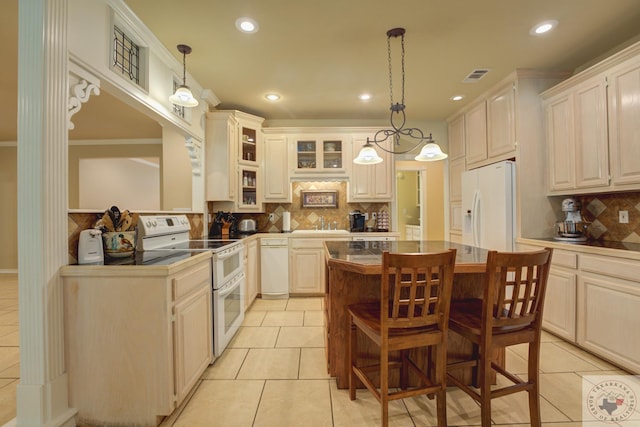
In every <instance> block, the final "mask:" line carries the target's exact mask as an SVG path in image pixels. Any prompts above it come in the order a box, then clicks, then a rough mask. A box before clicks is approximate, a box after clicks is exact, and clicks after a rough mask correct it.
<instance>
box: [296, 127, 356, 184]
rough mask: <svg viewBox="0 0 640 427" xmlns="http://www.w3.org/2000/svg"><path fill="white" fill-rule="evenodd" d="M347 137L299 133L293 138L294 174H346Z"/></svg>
mask: <svg viewBox="0 0 640 427" xmlns="http://www.w3.org/2000/svg"><path fill="white" fill-rule="evenodd" d="M345 147H346V139H345V136H344V135H340V134H334V135H331V134H321V135H313V134H309V135H298V136H296V137H294V138H293V153H294V159H295V160H294V167H293V174H294V175H301V176H320V177H324V176H326V175H327V174H330V175H346V173H347V170H346V159H345Z"/></svg>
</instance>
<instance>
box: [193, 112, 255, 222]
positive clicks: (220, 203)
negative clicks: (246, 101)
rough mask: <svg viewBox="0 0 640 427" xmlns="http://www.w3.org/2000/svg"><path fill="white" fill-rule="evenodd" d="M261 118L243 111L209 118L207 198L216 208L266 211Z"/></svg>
mask: <svg viewBox="0 0 640 427" xmlns="http://www.w3.org/2000/svg"><path fill="white" fill-rule="evenodd" d="M263 121H264V119H262V118H261V117H257V116H253V115H251V114H247V113H243V112H241V111H233V110H232V111H215V112H211V113H207V115H206V125H205V134H206V138H205V139H206V145H205V159H206V181H205V182H206V197H207V200H209V201H213V202H214V209H216V210H225V211H231V212H262V210H263V206H262V204H263V198H262V187H263V183H262V170H261V167H260V166H261V164H262V154H263V153H262V122H263Z"/></svg>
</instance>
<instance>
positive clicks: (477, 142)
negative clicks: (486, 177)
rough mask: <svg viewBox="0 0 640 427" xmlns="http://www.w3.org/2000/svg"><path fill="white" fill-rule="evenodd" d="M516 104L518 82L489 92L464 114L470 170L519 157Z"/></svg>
mask: <svg viewBox="0 0 640 427" xmlns="http://www.w3.org/2000/svg"><path fill="white" fill-rule="evenodd" d="M515 103H516V99H515V83H514V82H513V81H512V80H511V81H508V82H507V83H506V84H502V85H500V86H498V87H497V88H495V89H494V90H493V91H491V92H489V93H488V94H487V96H486V97H483V98H481V99H480V100H479V101H477V102H476V103H475V104H474V105H473V106H472V107H471V108H470V109H469V110H468V111H467V112H466V113H465V114H464V127H465V131H466V133H465V147H466V158H467V166H468V167H469V168H475V167H478V166H483V165H486V164H489V163H495V162H497V161H500V160H505V159H508V158H511V157H514V156H515V152H516V106H515ZM462 154H463V155H464V152H463V153H462Z"/></svg>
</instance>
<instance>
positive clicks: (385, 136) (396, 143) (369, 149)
mask: <svg viewBox="0 0 640 427" xmlns="http://www.w3.org/2000/svg"><path fill="white" fill-rule="evenodd" d="M404 33H405V29H404V28H393V29H391V30H389V31H387V53H388V60H389V98H390V101H391V108H390V109H391V118H390V122H391V129H382V130H379V131H378V132H376V134H375V135H374V137H373V139H370V138H367V142H366V143H365V144H364V146H363V147H362V149H361V150H360V153H358V156H357V157H356V158H355V159H353V163H356V164H360V165H374V164H376V163H380V162H382V158H381V157H380V156H378V153H377V152H376V148H375V147H378V148H379V149H381V150H382V151H386V152H387V153H391V154H405V153H408V152H410V151H413V150H415V149H416V148H417V147H419V146H420V144H422V143H423V142H426V144H425V145H424V146H423V147H422V149H421V150H420V154H418V155H417V156H416V157H415V160H417V161H420V162H429V161H435V160H442V159H446V158H447V155H446V154H445V153H443V152H442V150H441V149H440V147H439V146H438V144H436V143H435V142H434V141H433V137H432V135H431V134H429V136H425V135H424V133H423V132H422V131H421V130H420V129H418V128H405V127H404V125H405V122H406V115H405V112H404V109H405V105H404ZM392 37H393V38H397V37H400V45H401V48H402V56H401V58H402V61H401V63H402V70H401V71H402V86H401V93H402V95H401V98H400V102H396V103H395V104H394V102H393V78H392V77H393V75H392V67H391V38H392ZM401 137H409V138H412V139H413V140H415V143H414V144H413V145H412V146H411V147H410V148H409V149H401V148H400V138H401ZM387 141H391V144H390V145H391V147H390V148H387V147H385V145H389V143H388V142H387ZM374 145H375V146H374Z"/></svg>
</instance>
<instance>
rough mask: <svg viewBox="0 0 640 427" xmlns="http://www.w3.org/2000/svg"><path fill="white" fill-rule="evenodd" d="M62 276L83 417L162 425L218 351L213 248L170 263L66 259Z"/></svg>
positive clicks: (74, 398) (72, 386)
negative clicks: (90, 262)
mask: <svg viewBox="0 0 640 427" xmlns="http://www.w3.org/2000/svg"><path fill="white" fill-rule="evenodd" d="M61 276H62V279H63V297H64V322H65V363H66V370H67V374H68V381H69V401H70V404H71V405H73V407H74V408H77V410H78V418H77V421H79V422H80V423H83V422H87V423H92V425H93V424H100V425H138V426H156V425H157V423H158V420H159V419H161V418H162V417H164V416H167V415H170V414H171V413H172V412H173V411H174V410H175V409H176V408H177V407H178V406H179V405H180V404H181V403H182V401H183V400H184V398H185V397H186V396H187V394H188V393H189V392H190V390H191V389H192V388H193V387H194V386H195V384H196V382H197V381H198V379H199V378H200V376H201V375H202V373H203V372H204V370H205V369H206V367H207V366H208V365H209V364H210V363H211V361H212V358H213V343H212V339H213V331H212V310H211V296H212V295H211V277H212V276H211V254H210V253H208V252H206V253H201V254H198V255H196V256H192V257H190V258H187V259H185V260H182V261H178V262H176V263H175V264H171V265H169V266H130V265H123V266H66V267H63V269H62V270H61ZM122 402H127V404H126V405H123V404H122Z"/></svg>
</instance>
